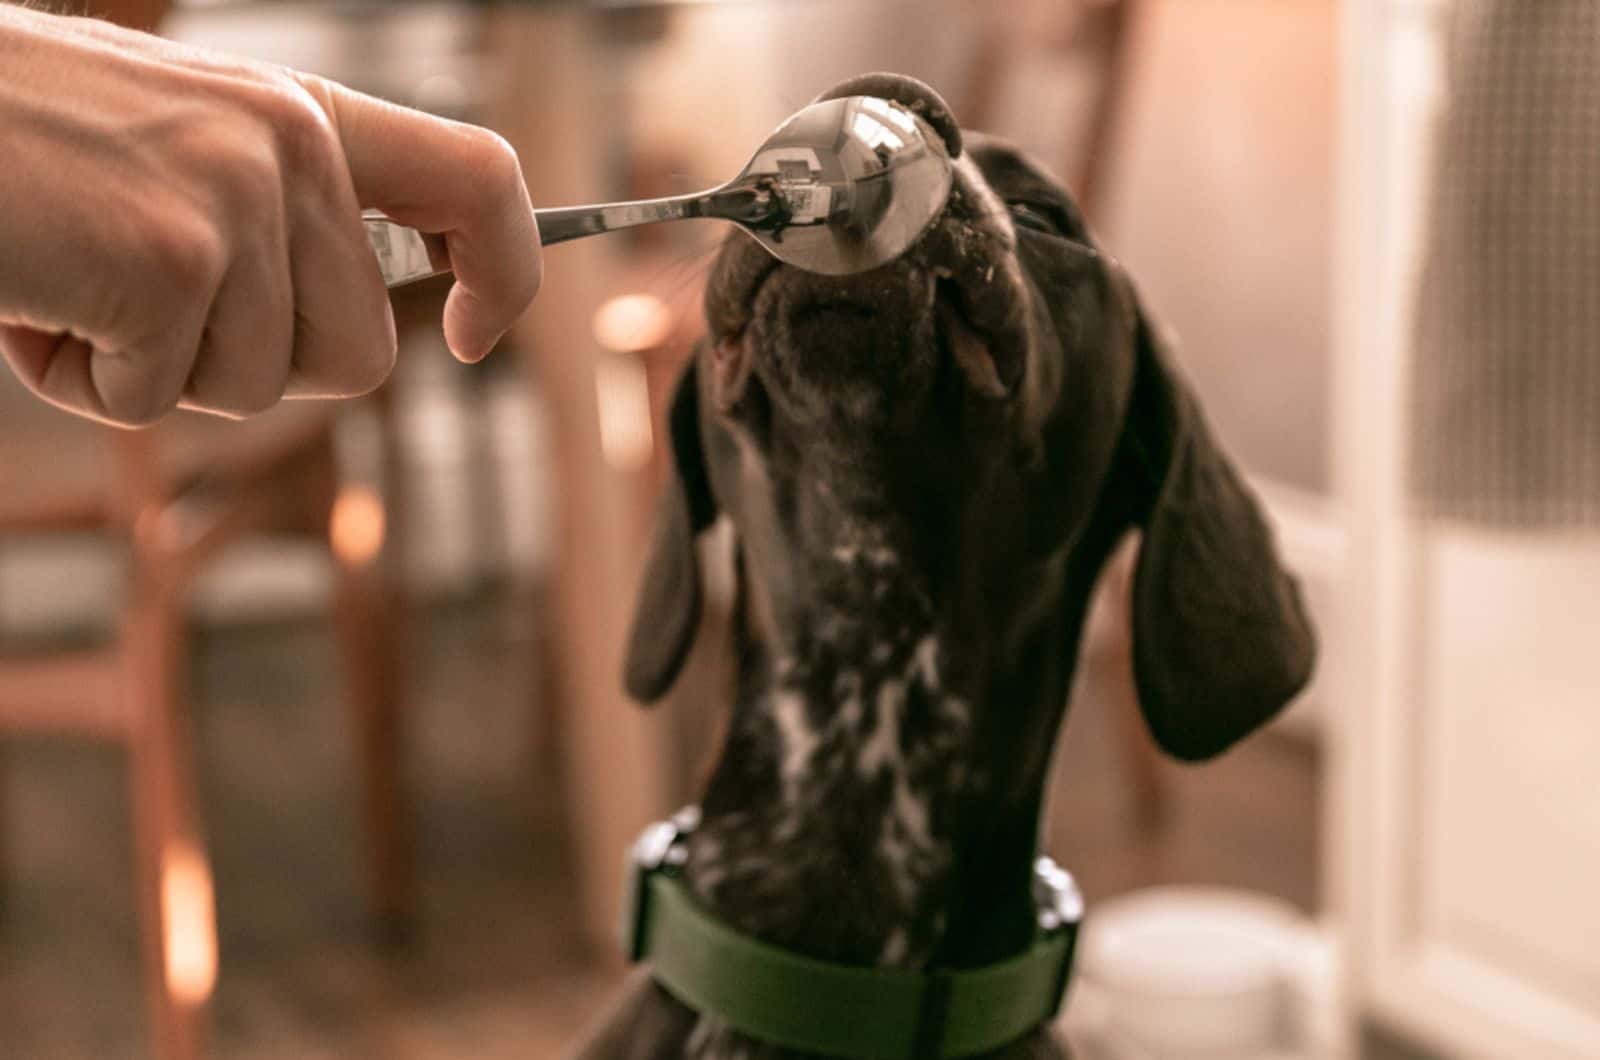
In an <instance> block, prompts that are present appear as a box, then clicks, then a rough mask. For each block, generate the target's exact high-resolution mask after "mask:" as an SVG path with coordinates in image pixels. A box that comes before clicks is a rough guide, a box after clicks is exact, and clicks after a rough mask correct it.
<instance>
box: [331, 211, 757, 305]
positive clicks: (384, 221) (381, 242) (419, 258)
mask: <svg viewBox="0 0 1600 1060" xmlns="http://www.w3.org/2000/svg"><path fill="white" fill-rule="evenodd" d="M770 213H771V206H770V202H769V200H768V199H766V198H765V197H764V196H762V195H760V194H758V193H756V192H753V191H752V190H751V189H749V188H717V189H715V190H713V191H707V192H700V193H698V194H694V195H677V196H673V197H671V198H666V199H643V200H640V201H638V202H607V203H599V204H597V205H594V206H558V207H555V208H552V209H546V210H535V211H533V215H534V217H535V218H537V219H538V222H539V243H540V245H542V246H552V245H554V244H556V243H565V242H566V241H567V240H569V239H582V238H584V237H585V236H597V235H600V234H601V233H603V232H614V231H616V230H618V229H621V228H634V227H636V226H638V225H650V224H658V223H660V222H662V221H681V220H683V219H685V218H691V217H712V218H720V219H722V220H727V221H734V222H737V223H740V224H745V225H757V224H761V223H762V222H763V221H765V220H766V219H767V217H768V215H769V214H770ZM361 219H362V221H363V222H364V223H365V224H366V226H367V240H368V241H369V242H370V243H371V244H372V250H373V253H375V254H377V256H378V268H379V271H381V272H382V273H383V280H384V283H386V284H388V285H389V286H390V287H399V286H400V285H401V284H405V283H411V282H412V281H414V280H425V279H427V278H428V277H430V276H438V275H441V274H442V273H446V272H449V271H450V258H449V255H448V254H447V253H446V252H445V248H444V241H443V239H442V238H441V237H439V236H436V235H427V234H424V233H422V232H419V231H417V230H416V229H415V228H408V227H406V226H405V225H402V224H400V223H399V222H397V221H392V220H390V219H389V218H387V217H385V216H384V215H383V214H381V213H378V212H376V211H373V210H368V211H367V212H365V213H363V214H362V215H361Z"/></svg>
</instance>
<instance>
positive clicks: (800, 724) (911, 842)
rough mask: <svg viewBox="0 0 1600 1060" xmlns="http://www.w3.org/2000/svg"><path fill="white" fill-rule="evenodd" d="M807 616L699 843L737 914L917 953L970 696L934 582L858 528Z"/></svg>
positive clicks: (941, 865) (959, 778) (725, 777)
mask: <svg viewBox="0 0 1600 1060" xmlns="http://www.w3.org/2000/svg"><path fill="white" fill-rule="evenodd" d="M833 560H834V563H833V564H832V565H831V566H830V569H829V570H827V571H825V572H821V574H820V575H819V576H820V577H821V578H823V579H825V584H827V585H828V586H829V588H830V591H829V592H826V593H824V594H821V595H822V596H823V598H824V599H827V600H828V601H830V606H828V607H827V608H825V609H821V610H820V611H819V613H816V614H815V615H813V616H812V621H810V622H809V623H808V625H807V628H806V629H805V630H803V631H801V632H800V634H799V635H798V636H796V637H795V638H794V639H793V640H792V641H791V642H790V645H791V649H792V650H789V651H786V652H785V653H783V654H781V655H779V656H778V657H777V658H775V659H772V660H771V662H770V665H769V666H767V667H766V671H767V677H766V680H765V681H764V682H763V683H762V684H761V685H760V686H759V687H757V688H754V689H751V690H748V691H747V692H746V701H745V702H744V703H742V704H741V706H740V709H739V710H738V711H737V712H736V718H735V721H734V731H733V732H732V733H731V734H730V741H729V747H728V750H727V753H726V755H725V757H724V759H723V762H722V764H721V766H720V767H719V770H718V774H717V776H716V778H715V779H714V781H713V783H712V787H711V790H710V792H708V794H707V798H706V803H705V807H704V808H705V821H704V823H703V824H702V826H701V827H700V829H699V830H698V831H697V832H696V834H695V836H694V838H693V840H692V842H691V846H690V857H689V865H688V870H687V873H688V878H689V882H690V885H691V886H692V887H693V888H694V889H695V891H696V892H697V893H698V894H699V896H700V897H701V899H702V900H703V901H705V902H706V903H707V904H708V905H709V906H710V907H712V908H713V909H715V910H716V911H717V912H718V913H719V914H720V915H722V916H723V917H724V918H726V919H727V920H728V921H729V922H730V923H732V924H734V925H735V926H737V927H739V928H740V929H742V930H744V931H747V932H750V933H752V934H755V935H758V936H760V937H762V938H765V939H767V940H769V941H772V942H776V943H778V944H779V945H784V946H789V947H792V948H795V949H798V950H800V951H802V952H806V953H809V954H811V955H813V956H818V957H823V958H826V959H831V960H841V961H849V962H852V963H862V964H885V965H900V966H911V965H916V964H918V963H921V962H922V961H925V960H926V959H927V956H928V955H929V954H930V953H931V952H932V949H933V947H934V946H935V945H936V944H937V941H938V938H939V935H940V932H941V930H942V928H943V923H942V914H941V912H940V909H941V907H942V900H943V898H944V888H945V886H947V884H948V874H949V870H950V866H951V859H952V848H951V833H952V830H953V820H952V818H953V814H954V811H955V805H956V801H957V799H958V798H959V797H960V795H961V794H962V792H963V789H964V786H965V779H966V775H967V771H968V766H967V762H966V750H967V747H968V740H967V736H968V732H969V729H970V726H971V711H970V708H969V705H968V703H967V702H966V701H965V700H964V699H963V698H962V697H960V696H958V695H955V694H953V693H952V692H950V691H949V690H948V689H947V688H946V687H945V685H944V682H943V681H942V680H941V672H940V671H941V667H940V658H941V651H942V650H944V648H943V645H941V643H940V641H939V639H938V637H937V636H936V635H935V634H934V632H933V621H932V617H931V608H930V606H929V605H928V603H927V601H926V597H925V595H924V594H921V593H919V592H917V591H915V590H914V589H911V588H908V587H907V586H906V585H905V584H904V583H903V581H902V580H901V579H900V578H899V577H898V576H897V575H898V573H899V570H898V562H897V557H896V554H895V553H894V552H893V551H892V550H890V549H888V548H885V547H882V546H866V545H848V546H840V547H839V548H838V549H836V550H835V553H834V556H833Z"/></svg>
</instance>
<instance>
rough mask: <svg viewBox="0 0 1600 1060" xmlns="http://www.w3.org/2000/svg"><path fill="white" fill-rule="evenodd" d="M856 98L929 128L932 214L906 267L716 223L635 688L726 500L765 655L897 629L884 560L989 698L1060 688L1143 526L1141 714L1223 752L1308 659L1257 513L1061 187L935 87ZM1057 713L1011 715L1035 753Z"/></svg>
mask: <svg viewBox="0 0 1600 1060" xmlns="http://www.w3.org/2000/svg"><path fill="white" fill-rule="evenodd" d="M858 94H865V95H876V96H881V97H886V98H891V99H895V100H898V101H900V102H903V103H905V104H906V105H908V106H910V107H912V108H913V109H914V110H917V111H918V112H920V113H922V114H923V116H924V117H926V118H927V119H928V120H929V121H930V123H931V124H932V125H933V126H934V127H935V128H936V129H937V131H938V132H939V133H940V134H941V135H942V136H943V137H944V138H945V140H946V142H947V145H948V147H949V151H950V153H951V155H952V156H955V157H956V173H955V183H954V189H953V192H952V194H951V197H950V202H949V206H948V208H947V210H946V212H945V213H944V215H943V216H942V217H941V218H940V219H939V220H938V221H937V222H936V224H935V225H934V227H933V228H932V229H931V230H930V231H929V232H928V234H927V235H926V236H925V237H924V238H923V239H922V240H921V241H920V242H919V243H918V244H917V245H916V246H915V247H913V248H912V249H911V251H909V252H908V253H907V254H906V255H904V256H903V257H902V258H901V259H900V260H897V261H895V262H893V263H891V264H889V265H887V266H884V267H882V268H879V269H876V270H874V271H872V272H868V273H864V274H861V275H856V276H847V277H825V276H818V275H814V274H809V273H805V272H801V271H799V270H796V269H793V268H791V267H788V266H785V265H780V264H778V263H777V262H776V261H774V260H773V259H772V258H770V257H769V256H767V255H766V254H765V253H764V252H763V251H762V250H761V249H760V248H758V247H757V246H756V245H755V244H754V242H753V241H751V240H748V239H745V238H743V237H742V236H739V235H737V234H736V235H735V236H734V237H733V238H731V239H730V240H729V241H728V243H727V244H726V245H725V247H724V248H723V249H722V251H721V254H720V256H719V258H718V260H717V262H716V264H715V267H714V269H713V272H712V275H711V279H710V285H709V289H708V293H707V317H708V323H709V326H710V338H709V341H708V342H707V344H706V346H705V347H704V348H703V349H702V350H701V351H700V353H699V354H698V356H697V359H696V362H695V364H694V365H693V366H691V368H690V370H689V371H688V373H687V374H686V376H685V378H684V379H683V381H682V383H681V384H680V387H679V390H678V393H677V396H676V399H675V402H674V406H673V409H672V412H671V435H672V439H671V440H672V445H673V450H674V455H675V461H674V466H675V475H674V477H673V479H672V481H671V483H670V486H669V488H668V490H667V492H666V494H665V496H664V498H663V500H662V504H661V509H660V514H659V517H658V523H657V526H656V531H655V536H654V539H653V543H652V547H651V552H650V556H649V560H648V564H647V568H646V572H645V576H644V581H643V586H642V592H641V597H640V602H639V610H638V614H637V616H636V618H635V624H634V629H633V632H632V637H631V642H630V645H629V653H628V660H627V672H626V680H627V686H628V688H629V690H630V692H631V693H632V694H633V695H634V696H635V697H636V698H639V699H641V700H652V699H655V698H658V697H659V696H661V695H662V694H663V693H664V692H665V691H666V690H667V689H668V688H669V687H670V685H671V683H672V681H673V679H674V678H675V676H676V674H677V673H678V671H679V669H680V667H681V665H682V663H683V661H684V658H685V656H686V653H687V651H688V649H689V646H690V643H691V641H692V639H693V637H694V634H695V630H696V627H697V624H698V615H699V606H700V577H699V572H698V569H697V565H696V564H697V558H696V556H697V554H696V547H695V540H696V537H697V535H698V534H699V533H700V532H701V531H703V530H705V529H706V528H708V527H709V526H710V525H711V524H712V523H713V522H714V521H715V520H716V518H717V517H718V515H719V513H720V514H724V515H726V516H727V517H728V518H729V519H730V520H731V521H732V523H733V525H734V527H735V529H736V533H737V538H738V542H739V557H740V566H741V570H740V576H741V577H740V582H741V586H742V590H743V592H744V593H745V594H746V601H745V607H744V611H745V612H746V615H747V618H746V621H745V632H746V634H747V635H748V636H749V637H750V638H751V639H752V642H753V643H754V644H755V646H756V647H757V648H758V649H763V650H765V651H766V652H767V653H768V654H769V655H771V656H781V655H783V654H785V653H786V652H787V651H788V649H790V648H792V647H793V646H794V644H795V642H796V640H797V639H801V638H806V637H812V636H816V635H817V630H816V629H815V628H814V627H815V625H816V623H817V618H818V615H819V614H821V613H824V612H825V613H827V614H828V615H829V616H830V619H829V620H830V621H832V622H835V623H837V622H839V621H846V622H848V621H849V619H850V617H851V616H852V615H854V616H855V617H856V618H858V619H859V620H860V621H861V622H863V623H865V625H866V628H865V629H864V630H863V632H864V633H866V634H867V635H869V636H871V635H877V634H879V633H882V632H885V631H883V630H875V629H872V628H871V626H872V624H873V623H877V624H878V625H879V626H884V625H893V624H894V621H895V616H894V615H893V614H892V613H890V612H886V611H884V610H883V609H882V607H881V606H880V604H881V603H882V598H883V597H884V596H885V595H886V594H890V593H889V587H888V586H887V583H886V581H885V580H884V579H881V578H879V577H878V575H879V574H881V573H882V570H881V569H880V568H882V567H884V566H887V565H891V564H892V565H893V567H894V572H895V577H894V579H893V582H894V586H893V593H892V594H890V595H892V596H894V597H896V598H898V599H899V600H900V606H912V607H915V608H917V609H919V610H920V611H922V612H925V613H926V615H927V616H928V617H929V619H930V621H932V622H933V623H934V624H935V625H936V626H938V627H939V628H940V630H941V636H940V644H941V655H942V656H943V657H942V658H941V660H940V663H941V667H942V669H943V670H944V672H945V674H946V681H947V683H948V684H950V685H953V686H954V687H955V688H956V690H957V691H958V692H959V693H960V694H962V695H963V696H964V697H966V698H967V699H968V700H969V701H970V702H974V703H978V704H980V705H982V704H984V703H985V701H986V700H987V699H993V698H995V693H996V692H999V693H1001V694H1007V693H1009V692H1011V691H1014V690H1019V689H1024V688H1032V687H1036V686H1052V687H1044V697H1045V699H1049V698H1050V697H1051V696H1054V697H1055V699H1056V700H1057V701H1060V700H1061V699H1062V698H1063V697H1064V694H1065V687H1064V686H1065V683H1066V681H1067V680H1068V678H1069V677H1070V673H1071V669H1072V660H1073V659H1074V658H1075V656H1076V651H1077V639H1078V637H1079V634H1080V632H1081V629H1082V617H1083V610H1084V605H1085V602H1086V598H1087V596H1088V593H1089V590H1090V588H1091V586H1092V584H1093V581H1094V576H1095V574H1096V572H1097V571H1098V570H1099V568H1100V566H1101V565H1102V564H1103V563H1104V561H1105V558H1106V556H1107V554H1108V552H1109V550H1110V549H1111V547H1112V545H1113V544H1114V543H1115V541H1116V539H1117V538H1118V536H1120V535H1121V534H1122V533H1123V532H1125V531H1126V530H1127V529H1128V528H1129V527H1138V528H1139V529H1141V530H1142V532H1143V544H1142V548H1141V551H1140V558H1139V566H1138V572H1137V575H1136V579H1135V583H1134V591H1133V624H1134V641H1135V662H1136V671H1137V681H1138V691H1139V698H1140V701H1141V703H1142V706H1143V710H1144V713H1145V716H1146V718H1147V720H1148V722H1149V725H1150V729H1151V731H1152V733H1153V735H1154V736H1155V738H1156V740H1157V741H1158V742H1159V744H1160V745H1161V746H1162V747H1163V748H1164V749H1165V750H1166V751H1168V752H1169V753H1171V754H1173V755H1176V756H1178V757H1180V758H1185V759H1196V758H1204V757H1208V756H1210V755H1213V754H1216V753H1218V752H1220V751H1221V750H1223V749H1224V748H1226V747H1228V746H1229V745H1230V744H1232V743H1233V742H1234V741H1236V740H1237V739H1239V738H1240V737H1242V736H1243V735H1245V734H1246V733H1248V732H1249V731H1250V730H1252V729H1254V728H1255V727H1256V726H1258V725H1259V724H1261V723H1262V722H1263V721H1264V720H1265V719H1267V718H1268V717H1269V716H1270V715H1271V714H1272V713H1274V712H1275V711H1276V710H1277V709H1278V708H1279V707H1281V706H1282V705H1283V704H1284V703H1285V702H1286V701H1287V700H1288V699H1289V698H1290V697H1291V696H1292V695H1293V694H1294V693H1295V692H1296V691H1297V690H1298V689H1299V688H1300V687H1301V686H1302V685H1303V683H1304V682H1305V680H1306V679H1307V676H1308V673H1309V669H1310V666H1311V659H1312V654H1313V648H1312V635H1311V632H1310V630H1309V627H1308V624H1307V622H1306V619H1305V616H1304V613H1303V611H1302V609H1301V606H1300V602H1299V598H1298V594H1297V591H1296V588H1295V586H1294V583H1293V580H1292V579H1291V578H1290V577H1289V576H1288V575H1287V574H1286V573H1285V572H1284V571H1283V569H1282V568H1281V566H1280V564H1279V561H1278V559H1277V557H1276V555H1275V553H1274V549H1273V545H1272V541H1271V534H1270V532H1269V530H1268V528H1267V526H1266V525H1265V523H1264V521H1263V519H1262V516H1261V513H1260V512H1259V510H1258V508H1257V505H1256V503H1255V501H1254V500H1253V499H1252V497H1251V495H1250V494H1249V492H1248V491H1247V489H1246V488H1245V486H1244V485H1243V484H1242V483H1241V481H1240V479H1239V477H1238V476H1237V475H1236V473H1235V472H1234V470H1233V469H1232V468H1231V467H1230V465H1229V463H1228V461H1227V460H1226V459H1225V457H1224V456H1223V454H1222V452H1221V451H1220V450H1219V449H1218V447H1217V445H1216V444H1215V442H1214V441H1213V439H1212V437H1211V435H1210V433H1209V431H1208V430H1207V428H1206V425H1205V423H1204V421H1203V419H1202V417H1201V415H1200V413H1199V410H1198V408H1197V406H1196V403H1195V400H1194V398H1193V396H1192V395H1191V393H1190V391H1189V389H1188V387H1187V386H1186V385H1185V384H1184V382H1183V381H1182V380H1181V379H1180V378H1179V376H1178V375H1177V374H1176V373H1175V371H1174V368H1173V366H1172V364H1171V361H1170V359H1169V358H1168V356H1167V355H1166V353H1165V351H1164V350H1163V348H1162V344H1161V342H1160V340H1159V338H1158V336H1157V333H1156V331H1155V329H1154V328H1153V327H1152V326H1151V324H1150V322H1149V320H1148V318H1147V317H1146V315H1145V313H1144V312H1143V310H1142V308H1141V307H1140V305H1139V303H1138V300H1137V297H1136V295H1135V293H1134V290H1133V287H1132V285H1131V284H1130V283H1129V281H1128V279H1127V277H1126V276H1125V275H1123V273H1122V271H1121V270H1120V269H1119V268H1118V266H1117V265H1116V264H1115V263H1113V262H1112V261H1110V260H1109V259H1108V258H1107V257H1106V256H1105V255H1103V254H1102V253H1100V252H1099V251H1098V250H1097V249H1096V247H1095V245H1094V243H1093V241H1092V239H1091V237H1090V235H1089V233H1088V231H1087V230H1086V228H1085V226H1084V224H1083V221H1082V219H1081V217H1080V216H1079V213H1078V211H1077V209H1076V208H1075V206H1074V205H1073V203H1072V202H1071V200H1070V198H1069V197H1068V195H1067V194H1066V193H1065V191H1064V190H1063V189H1062V188H1061V186H1060V185H1059V184H1058V183H1057V182H1056V181H1054V180H1052V179H1051V178H1050V177H1049V176H1047V175H1046V174H1045V173H1044V172H1043V171H1041V170H1040V169H1039V168H1037V167H1036V166H1035V165H1033V164H1032V163H1031V162H1029V161H1028V160H1027V159H1025V158H1024V157H1023V156H1022V155H1021V154H1019V153H1018V152H1017V151H1015V150H1014V149H1012V148H1010V147H1008V146H1006V145H1004V144H1001V143H998V142H995V141H992V140H989V139H986V138H981V137H978V136H973V135H968V136H966V137H965V143H963V136H962V133H961V132H960V130H958V129H957V128H956V126H955V124H954V122H953V121H952V120H951V118H950V117H949V114H948V111H947V110H946V108H945V107H944V104H943V103H942V102H941V101H940V100H939V99H938V97H937V96H936V95H934V94H933V92H932V91H931V90H930V89H928V88H927V87H926V86H923V85H921V84H919V83H917V82H914V81H911V80H909V79H906V78H899V77H893V76H888V75H870V76H868V77H866V78H859V79H856V80H854V81H851V82H847V83H846V84H844V85H841V86H839V87H838V88H836V89H834V90H833V91H832V92H830V93H828V97H836V96H844V95H858ZM863 564H864V565H863ZM875 598H876V601H877V602H875ZM841 601H842V603H841ZM907 601H909V603H908V602H907ZM823 604H826V605H828V606H826V607H823V606H821V605H823ZM841 616H842V617H841ZM834 632H835V633H837V632H838V631H837V630H835V631H834ZM888 632H891V633H892V631H888ZM1053 686H1060V687H1053ZM1032 695H1033V693H1032V692H1030V693H1029V697H1030V698H1031V697H1032ZM995 709H1001V708H998V707H997V708H995ZM1005 709H1016V708H1014V707H1006V708H1005ZM1036 713H1037V712H1036ZM1056 717H1058V715H1052V716H1050V717H1047V718H1043V717H1042V718H1034V719H1026V718H1013V719H1011V722H1010V723H1008V725H1009V727H1011V728H1014V729H1016V730H1018V731H1026V730H1032V731H1031V733H1030V737H1031V739H1030V742H1036V738H1037V737H1038V736H1040V735H1043V736H1045V737H1048V736H1049V735H1050V733H1049V732H1048V731H1045V732H1042V733H1041V732H1040V726H1052V725H1053V724H1054V722H1055V719H1056ZM1045 742H1046V743H1048V739H1047V740H1046V741H1045ZM1039 771H1041V772H1042V766H1041V769H1040V770H1039Z"/></svg>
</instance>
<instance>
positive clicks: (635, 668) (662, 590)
mask: <svg viewBox="0 0 1600 1060" xmlns="http://www.w3.org/2000/svg"><path fill="white" fill-rule="evenodd" d="M698 364H699V357H698V356H697V357H696V358H695V359H694V360H693V361H691V362H690V363H689V367H688V368H687V369H685V370H684V373H683V376H682V377H681V378H680V379H679V380H678V388H677V391H676V392H675V393H674V394H673V398H672V409H671V411H670V413H669V414H668V432H669V435H670V438H669V441H670V444H671V446H672V463H671V474H670V476H669V477H668V480H667V485H666V488H665V490H663V491H662V494H661V499H660V501H659V502H658V506H657V509H656V523H655V528H654V530H653V531H652V533H651V538H650V552H649V557H648V558H647V559H646V561H645V568H644V577H643V578H642V579H641V581H640V584H639V599H638V603H637V604H636V605H635V607H634V613H633V628H632V629H631V630H630V631H629V633H628V655H627V661H626V662H625V663H624V664H623V684H624V686H625V687H626V688H627V690H628V694H629V695H630V696H632V697H633V698H634V699H637V700H639V701H640V702H642V703H651V702H654V701H655V700H658V699H660V698H661V697H662V696H663V695H665V694H666V692H667V690H668V689H669V688H671V687H672V682H673V681H674V680H676V679H677V676H678V671H679V670H681V669H682V668H683V662H684V659H685V658H687V657H688V654H689V647H690V645H691V644H693V642H694V636H695V630H696V628H697V627H698V626H699V624H700V563H699V560H698V559H697V557H696V554H695V538H696V537H697V536H698V535H699V533H700V532H701V531H702V530H704V529H706V528H707V527H708V526H710V525H711V523H712V522H713V521H714V520H715V519H716V517H717V505H716V500H715V498H714V497H713V496H712V494H711V483H710V479H709V477H708V476H707V474H706V464H705V454H704V451H703V450H702V448H701V444H700V390H699V383H698V370H697V366H698Z"/></svg>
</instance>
